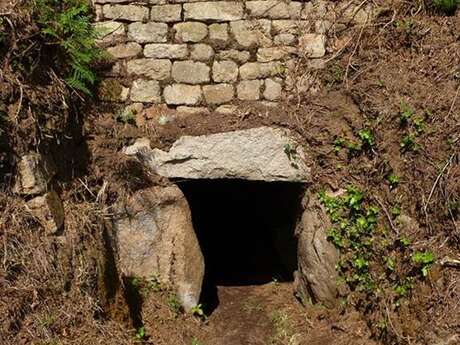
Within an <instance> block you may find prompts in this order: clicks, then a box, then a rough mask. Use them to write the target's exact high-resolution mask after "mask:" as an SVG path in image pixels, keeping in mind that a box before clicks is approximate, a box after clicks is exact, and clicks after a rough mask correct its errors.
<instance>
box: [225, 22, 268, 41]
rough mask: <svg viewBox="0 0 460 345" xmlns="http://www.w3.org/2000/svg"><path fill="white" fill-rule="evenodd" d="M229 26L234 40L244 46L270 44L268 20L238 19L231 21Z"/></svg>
mask: <svg viewBox="0 0 460 345" xmlns="http://www.w3.org/2000/svg"><path fill="white" fill-rule="evenodd" d="M230 28H231V31H232V33H233V36H234V37H235V40H236V42H237V43H238V44H239V45H240V46H242V47H244V48H251V47H269V46H271V45H272V38H271V33H270V31H271V21H270V20H266V19H261V20H251V21H247V20H240V21H236V22H231V23H230Z"/></svg>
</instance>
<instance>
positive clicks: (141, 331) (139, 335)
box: [136, 326, 145, 340]
mask: <svg viewBox="0 0 460 345" xmlns="http://www.w3.org/2000/svg"><path fill="white" fill-rule="evenodd" d="M136 339H139V340H142V339H145V328H144V326H141V327H139V328H138V329H137V330H136Z"/></svg>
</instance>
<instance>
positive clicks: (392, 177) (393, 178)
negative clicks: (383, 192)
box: [387, 173, 400, 189]
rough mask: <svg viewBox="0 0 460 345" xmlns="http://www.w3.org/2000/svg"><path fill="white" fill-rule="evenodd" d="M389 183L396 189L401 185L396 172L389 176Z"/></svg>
mask: <svg viewBox="0 0 460 345" xmlns="http://www.w3.org/2000/svg"><path fill="white" fill-rule="evenodd" d="M387 180H388V183H389V184H390V188H391V189H394V188H396V187H397V186H398V185H399V182H400V178H399V176H398V175H396V174H394V173H393V174H390V175H388V176H387Z"/></svg>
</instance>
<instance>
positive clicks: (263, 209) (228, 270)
mask: <svg viewBox="0 0 460 345" xmlns="http://www.w3.org/2000/svg"><path fill="white" fill-rule="evenodd" d="M178 186H179V187H180V188H181V190H182V191H183V193H184V195H185V197H186V198H187V201H188V203H189V205H190V209H191V211H192V218H193V225H194V228H195V231H196V234H197V237H198V240H199V242H200V246H201V250H202V252H203V255H204V258H205V267H206V271H205V277H204V282H203V290H202V296H201V300H202V303H203V304H204V305H205V306H206V307H207V309H208V311H212V310H213V309H214V308H215V307H216V306H217V305H218V300H217V286H245V285H258V284H265V283H268V282H271V281H273V280H274V279H276V280H278V281H292V280H293V273H294V271H295V269H296V268H297V241H296V238H295V233H294V232H295V225H296V222H297V218H298V216H299V213H300V208H301V198H302V195H303V192H304V185H303V184H298V183H288V182H255V181H245V180H190V181H186V182H180V183H178Z"/></svg>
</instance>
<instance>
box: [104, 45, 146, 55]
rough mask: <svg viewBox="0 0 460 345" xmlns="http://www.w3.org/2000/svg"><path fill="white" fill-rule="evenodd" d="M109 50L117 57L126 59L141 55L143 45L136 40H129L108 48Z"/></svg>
mask: <svg viewBox="0 0 460 345" xmlns="http://www.w3.org/2000/svg"><path fill="white" fill-rule="evenodd" d="M107 52H108V53H109V54H110V55H112V56H113V57H114V58H116V59H126V58H131V57H135V56H137V55H139V54H140V53H141V52H142V47H141V46H140V44H138V43H136V42H128V43H122V44H118V45H116V46H115V47H110V48H107Z"/></svg>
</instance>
